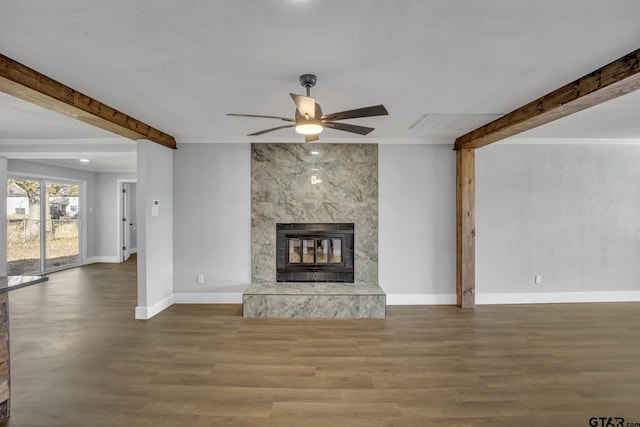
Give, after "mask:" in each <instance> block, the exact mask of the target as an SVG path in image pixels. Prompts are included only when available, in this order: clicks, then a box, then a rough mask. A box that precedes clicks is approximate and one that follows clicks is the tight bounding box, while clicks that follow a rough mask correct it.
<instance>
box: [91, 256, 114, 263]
mask: <svg viewBox="0 0 640 427" xmlns="http://www.w3.org/2000/svg"><path fill="white" fill-rule="evenodd" d="M96 262H107V263H119V262H120V259H119V258H118V257H117V256H92V257H89V258H87V259H86V261H85V264H95V263H96Z"/></svg>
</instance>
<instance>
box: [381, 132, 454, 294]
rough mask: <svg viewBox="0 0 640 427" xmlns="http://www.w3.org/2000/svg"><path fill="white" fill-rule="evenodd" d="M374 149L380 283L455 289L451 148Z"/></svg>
mask: <svg viewBox="0 0 640 427" xmlns="http://www.w3.org/2000/svg"><path fill="white" fill-rule="evenodd" d="M378 153H379V177H380V178H379V180H380V187H379V203H380V219H379V225H380V239H379V240H380V249H379V251H380V286H381V287H382V288H383V289H384V290H385V291H386V292H387V294H394V295H443V294H444V295H447V294H449V295H451V294H455V283H456V259H455V256H456V246H455V244H456V242H455V236H456V218H455V205H456V197H455V191H456V186H455V179H456V175H455V163H456V156H455V152H454V151H453V150H451V147H450V146H448V145H392V144H385V145H380V146H379V147H378ZM389 298H390V300H389V302H390V303H395V302H397V303H405V304H411V303H414V304H415V303H420V302H424V303H428V302H432V303H437V302H451V301H449V300H447V299H444V300H443V299H439V300H438V299H434V298H433V297H432V298H431V299H422V300H416V299H415V298H416V297H414V299H413V300H409V299H399V300H397V301H394V300H393V298H397V297H394V296H391V297H389ZM400 298H402V297H400Z"/></svg>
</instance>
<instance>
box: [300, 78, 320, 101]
mask: <svg viewBox="0 0 640 427" xmlns="http://www.w3.org/2000/svg"><path fill="white" fill-rule="evenodd" d="M317 81H318V79H317V78H316V76H315V74H303V75H301V76H300V84H301V85H302V87H304V88H306V89H307V96H309V97H310V96H311V88H312V87H314V86H315V85H316V82H317Z"/></svg>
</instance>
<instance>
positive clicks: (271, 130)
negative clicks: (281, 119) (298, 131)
mask: <svg viewBox="0 0 640 427" xmlns="http://www.w3.org/2000/svg"><path fill="white" fill-rule="evenodd" d="M294 126H295V125H284V126H278V127H276V128H271V129H266V130H261V131H258V132H254V133H250V134H249V135H247V136H256V135H262V134H263V133H267V132H273V131H274V130H278V129H286V128H292V127H294Z"/></svg>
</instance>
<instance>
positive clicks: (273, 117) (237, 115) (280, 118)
mask: <svg viewBox="0 0 640 427" xmlns="http://www.w3.org/2000/svg"><path fill="white" fill-rule="evenodd" d="M227 116H233V117H258V118H263V119H278V120H284V121H285V122H293V121H295V120H293V119H288V118H286V117H278V116H262V115H259V114H239V113H227Z"/></svg>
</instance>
